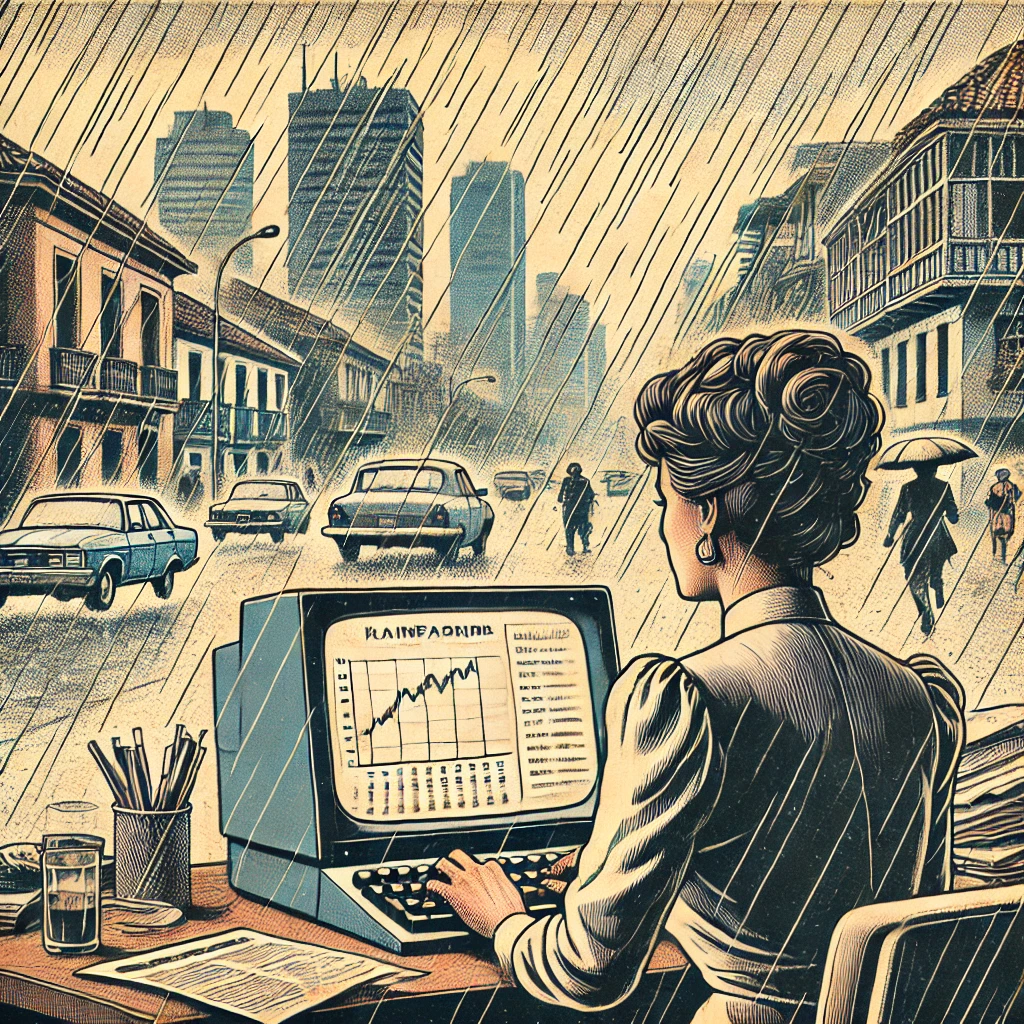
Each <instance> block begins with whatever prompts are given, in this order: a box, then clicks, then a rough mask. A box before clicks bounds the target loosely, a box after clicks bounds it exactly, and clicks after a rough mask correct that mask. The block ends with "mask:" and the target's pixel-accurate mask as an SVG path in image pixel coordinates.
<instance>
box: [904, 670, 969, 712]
mask: <svg viewBox="0 0 1024 1024" xmlns="http://www.w3.org/2000/svg"><path fill="white" fill-rule="evenodd" d="M906 666H907V668H909V669H910V670H911V671H912V672H913V673H914V674H915V675H916V676H918V678H920V679H921V681H922V682H923V683H924V684H925V686H926V687H927V688H928V693H929V695H930V696H931V698H932V702H933V703H934V704H935V705H936V707H937V710H938V711H939V713H940V714H942V715H943V717H953V718H957V719H962V718H963V715H964V708H965V707H966V706H967V697H966V695H965V693H964V688H963V686H961V685H960V680H959V679H957V677H956V676H955V675H953V673H952V672H950V670H949V669H948V668H946V666H945V665H943V663H942V662H941V661H939V659H938V658H935V657H933V656H932V655H930V654H911V655H910V657H909V658H907V660H906Z"/></svg>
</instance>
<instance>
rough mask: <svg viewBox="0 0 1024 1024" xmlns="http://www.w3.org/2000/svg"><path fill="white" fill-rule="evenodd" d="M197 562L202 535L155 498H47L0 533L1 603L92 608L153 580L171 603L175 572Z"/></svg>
mask: <svg viewBox="0 0 1024 1024" xmlns="http://www.w3.org/2000/svg"><path fill="white" fill-rule="evenodd" d="M198 560H199V535H198V534H197V533H196V531H195V530H190V529H188V528H187V527H184V526H175V525H174V523H173V522H172V520H171V517H170V516H169V515H168V514H167V511H166V510H165V509H164V507H163V506H162V505H161V504H160V502H158V501H156V500H155V499H153V498H146V497H141V496H137V495H133V494H47V495H45V496H43V497H41V498H36V499H35V501H33V502H32V504H31V505H29V507H28V509H27V510H26V512H25V514H24V516H22V519H21V526H20V527H18V528H17V529H15V530H3V531H0V606H2V605H3V603H4V602H5V601H6V600H7V598H8V596H9V595H12V594H13V595H17V594H51V593H52V594H53V595H54V596H55V597H58V598H61V599H62V600H68V599H69V598H71V597H76V596H84V597H85V603H86V605H87V606H88V607H89V608H92V609H93V610H94V611H106V610H107V609H108V608H109V607H110V606H111V605H112V604H113V603H114V595H115V594H116V592H117V588H118V587H122V586H125V585H127V584H132V583H152V584H153V590H154V592H155V593H156V595H157V597H162V598H168V597H170V596H171V591H172V590H173V589H174V577H175V574H177V573H179V572H182V571H184V570H185V569H190V568H191V567H192V566H193V565H195V564H196V562H197V561H198Z"/></svg>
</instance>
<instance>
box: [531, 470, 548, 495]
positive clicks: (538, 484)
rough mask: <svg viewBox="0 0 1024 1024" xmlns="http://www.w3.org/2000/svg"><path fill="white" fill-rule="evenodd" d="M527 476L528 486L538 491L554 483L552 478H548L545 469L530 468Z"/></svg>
mask: <svg viewBox="0 0 1024 1024" xmlns="http://www.w3.org/2000/svg"><path fill="white" fill-rule="evenodd" d="M527 476H529V478H530V486H531V487H532V488H533V489H534V490H535V491H539V490H541V489H542V488H544V487H545V486H547V487H550V486H551V485H552V484H553V483H554V481H553V480H548V471H547V470H546V469H531V470H530V472H529V473H528V474H527Z"/></svg>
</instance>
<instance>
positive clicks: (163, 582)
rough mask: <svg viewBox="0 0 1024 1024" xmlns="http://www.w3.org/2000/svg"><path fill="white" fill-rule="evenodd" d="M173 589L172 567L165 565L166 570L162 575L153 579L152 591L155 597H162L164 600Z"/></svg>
mask: <svg viewBox="0 0 1024 1024" xmlns="http://www.w3.org/2000/svg"><path fill="white" fill-rule="evenodd" d="M173 590H174V568H173V567H172V566H168V567H167V571H166V572H165V573H164V574H163V576H160V577H158V578H157V579H155V580H153V593H154V594H156V596H157V597H159V598H162V599H163V600H164V601H166V600H167V599H168V598H169V597H170V596H171V592H172V591H173Z"/></svg>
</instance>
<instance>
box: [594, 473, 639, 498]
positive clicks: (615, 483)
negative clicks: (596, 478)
mask: <svg viewBox="0 0 1024 1024" xmlns="http://www.w3.org/2000/svg"><path fill="white" fill-rule="evenodd" d="M636 478H637V474H636V473H633V472H631V471H630V470H628V469H609V470H606V471H605V472H604V473H602V474H601V483H603V484H604V492H605V494H607V495H608V497H609V498H621V497H622V496H623V495H626V494H629V493H630V492H631V491H632V490H633V484H634V483H635V482H636Z"/></svg>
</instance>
